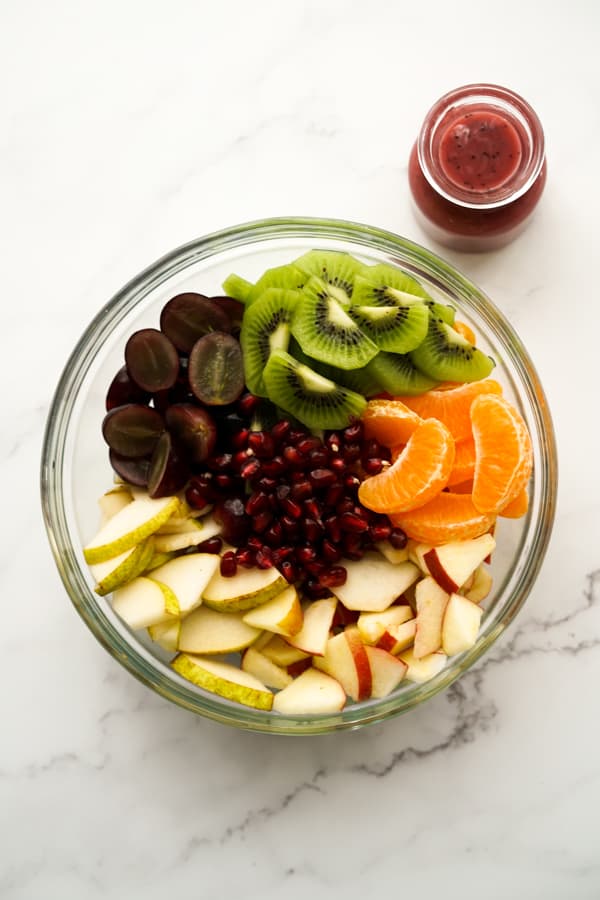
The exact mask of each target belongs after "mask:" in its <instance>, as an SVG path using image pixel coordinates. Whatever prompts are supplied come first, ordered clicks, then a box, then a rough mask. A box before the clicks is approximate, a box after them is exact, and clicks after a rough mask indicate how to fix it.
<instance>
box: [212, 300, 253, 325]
mask: <svg viewBox="0 0 600 900" xmlns="http://www.w3.org/2000/svg"><path fill="white" fill-rule="evenodd" d="M211 299H212V300H213V301H214V302H215V303H217V304H218V306H220V308H221V309H222V310H224V311H225V312H226V313H227V315H228V316H229V321H230V322H231V331H232V332H233V333H234V334H235V333H239V330H240V328H241V327H242V319H243V317H244V309H245V307H244V304H243V303H240V301H239V300H234V299H233V297H212V298H211ZM221 330H222V329H221Z"/></svg>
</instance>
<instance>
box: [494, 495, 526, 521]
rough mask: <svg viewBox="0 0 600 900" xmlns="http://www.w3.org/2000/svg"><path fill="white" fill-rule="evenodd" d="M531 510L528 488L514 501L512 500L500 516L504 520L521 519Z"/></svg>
mask: <svg viewBox="0 0 600 900" xmlns="http://www.w3.org/2000/svg"><path fill="white" fill-rule="evenodd" d="M528 509H529V494H528V493H527V488H523V490H522V491H521V493H520V494H517V496H516V497H515V499H514V500H511V501H510V503H508V504H507V505H506V506H505V507H504V508H503V509H502V510H501V511H500V515H501V516H502V517H503V518H504V519H520V518H521V516H524V515H525V513H526V512H527V510H528Z"/></svg>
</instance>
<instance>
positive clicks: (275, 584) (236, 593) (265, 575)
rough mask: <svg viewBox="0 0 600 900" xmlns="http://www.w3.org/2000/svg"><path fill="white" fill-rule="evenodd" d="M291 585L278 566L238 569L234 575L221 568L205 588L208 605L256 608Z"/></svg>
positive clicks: (227, 609) (229, 608)
mask: <svg viewBox="0 0 600 900" xmlns="http://www.w3.org/2000/svg"><path fill="white" fill-rule="evenodd" d="M287 586H288V583H287V581H286V580H285V578H284V577H283V575H282V574H281V572H278V571H277V569H275V568H271V569H238V571H237V573H236V574H235V575H234V576H233V577H232V578H225V577H224V576H223V575H221V573H220V571H219V570H217V571H216V572H215V574H214V575H213V577H212V578H211V580H210V581H209V583H208V584H207V586H206V588H205V589H204V591H203V594H202V596H203V599H204V603H205V604H206V606H210V608H211V609H215V610H220V611H223V612H237V611H239V610H248V609H254V607H255V606H260V604H261V603H266V602H267V600H270V599H271V597H275V596H277V594H280V593H281V591H283V590H284V589H285V588H286V587H287Z"/></svg>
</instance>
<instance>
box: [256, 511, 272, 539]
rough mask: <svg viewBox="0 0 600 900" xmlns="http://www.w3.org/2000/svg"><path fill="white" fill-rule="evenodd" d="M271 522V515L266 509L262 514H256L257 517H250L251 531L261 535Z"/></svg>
mask: <svg viewBox="0 0 600 900" xmlns="http://www.w3.org/2000/svg"><path fill="white" fill-rule="evenodd" d="M272 521H273V513H272V512H271V510H269V509H266V510H265V511H264V512H261V513H258V515H256V516H253V517H252V529H253V531H256V533H257V534H262V532H263V531H265V530H266V529H267V528H268V527H269V525H270V524H271V522H272Z"/></svg>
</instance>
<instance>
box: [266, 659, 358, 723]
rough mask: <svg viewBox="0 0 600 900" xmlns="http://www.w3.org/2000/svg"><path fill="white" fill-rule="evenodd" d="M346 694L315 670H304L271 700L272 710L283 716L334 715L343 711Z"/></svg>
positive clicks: (326, 676) (341, 688)
mask: <svg viewBox="0 0 600 900" xmlns="http://www.w3.org/2000/svg"><path fill="white" fill-rule="evenodd" d="M345 703H346V694H345V693H344V689H343V687H342V686H341V684H340V683H339V682H338V681H336V680H335V678H331V676H329V675H326V674H325V673H324V672H319V671H317V670H316V669H306V671H305V672H303V673H302V674H301V675H298V677H297V678H295V679H294V680H293V682H292V683H291V684H290V685H289V686H288V687H286V688H284V689H283V690H282V691H280V692H279V693H278V694H276V695H275V698H274V700H273V709H274V710H276V711H277V712H279V713H283V714H284V715H288V716H293V715H296V716H298V715H301V716H302V715H314V714H316V713H334V712H339V710H341V709H343V708H344V706H345Z"/></svg>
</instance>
